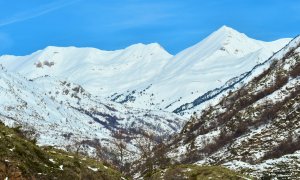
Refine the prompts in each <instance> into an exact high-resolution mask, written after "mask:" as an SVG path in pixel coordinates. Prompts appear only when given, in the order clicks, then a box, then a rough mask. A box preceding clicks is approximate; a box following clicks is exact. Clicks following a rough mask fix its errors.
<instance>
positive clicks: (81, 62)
mask: <svg viewBox="0 0 300 180" xmlns="http://www.w3.org/2000/svg"><path fill="white" fill-rule="evenodd" d="M171 57H172V55H170V54H169V53H167V52H166V51H165V50H164V49H163V48H162V47H161V46H160V45H159V44H157V43H152V44H148V45H144V44H135V45H132V46H130V47H128V48H126V49H123V50H116V51H102V50H98V49H95V48H76V47H53V46H49V47H47V48H45V49H44V50H40V51H37V52H35V53H33V54H31V55H28V56H24V57H17V56H10V55H6V56H2V57H1V60H0V62H1V63H2V64H3V65H4V66H5V67H7V68H8V69H9V70H10V71H14V72H19V73H21V74H23V75H25V76H26V77H27V78H29V79H34V78H38V77H42V76H45V75H49V76H54V77H62V78H66V79H67V80H70V81H72V82H76V83H77V84H80V85H82V86H83V87H84V88H85V89H87V90H88V91H89V92H92V93H95V94H98V95H100V96H104V97H105V96H108V95H110V94H111V93H112V92H119V91H121V92H122V91H125V90H127V89H128V88H130V87H131V86H134V85H136V84H139V83H140V82H143V81H145V80H147V79H150V78H152V77H153V76H155V75H157V74H158V73H159V71H160V69H161V67H162V66H164V64H166V63H167V60H168V59H170V58H171ZM45 62H46V63H45ZM39 63H41V67H39V65H38V64H39ZM47 63H48V66H47ZM51 63H53V65H52V64H51ZM45 64H46V65H45Z"/></svg>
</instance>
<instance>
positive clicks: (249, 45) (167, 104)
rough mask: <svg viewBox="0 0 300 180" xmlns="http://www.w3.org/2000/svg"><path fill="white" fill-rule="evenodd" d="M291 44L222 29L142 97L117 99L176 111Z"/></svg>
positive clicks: (171, 65) (167, 69)
mask: <svg viewBox="0 0 300 180" xmlns="http://www.w3.org/2000/svg"><path fill="white" fill-rule="evenodd" d="M289 41H290V39H281V40H277V41H274V42H263V41H258V40H254V39H251V38H249V37H247V36H246V35H245V34H242V33H239V32H237V31H236V30H234V29H232V28H229V27H226V26H223V27H221V28H220V29H219V30H217V31H216V32H214V33H212V34H211V35H210V36H208V37H207V38H206V39H204V40H203V41H201V42H200V43H198V44H196V45H194V46H192V47H190V48H188V49H186V50H184V51H182V52H180V53H179V54H178V55H176V56H174V57H173V58H172V59H171V60H170V61H169V62H168V63H167V64H166V65H165V66H164V68H163V70H162V73H160V74H158V75H157V76H156V77H155V78H154V79H151V80H150V81H148V82H146V83H144V85H143V86H142V87H138V88H137V89H138V90H136V91H137V92H142V93H140V94H138V93H135V94H132V93H131V92H132V91H133V90H134V88H131V90H130V91H129V93H124V96H123V97H122V96H121V97H120V98H118V99H120V101H119V102H122V101H123V100H124V99H125V98H126V96H127V97H131V99H133V100H132V102H130V101H129V102H128V103H127V104H130V105H132V106H137V107H143V106H144V107H149V106H150V107H151V105H152V106H154V107H158V108H161V109H167V110H169V111H174V110H176V109H177V108H178V107H180V106H181V105H183V104H185V103H190V102H192V101H193V100H195V99H196V98H198V97H199V96H202V95H203V94H205V93H206V92H208V91H210V90H213V89H215V88H217V87H220V86H222V85H223V84H224V83H225V82H227V81H228V80H230V79H231V78H233V77H236V76H239V75H240V74H242V73H244V72H246V71H249V70H251V69H252V68H253V67H254V66H255V65H256V64H259V63H261V62H263V61H265V60H266V59H268V58H269V57H270V56H271V55H272V54H273V53H274V52H276V51H278V50H280V49H281V48H282V47H283V46H285V45H286V44H287V43H288V42H289ZM149 86H150V88H147V87H149ZM144 89H147V90H146V91H143V90H144ZM114 97H116V96H114ZM122 98H123V99H122ZM118 99H117V100H118ZM127 99H129V98H127ZM197 108H199V107H197Z"/></svg>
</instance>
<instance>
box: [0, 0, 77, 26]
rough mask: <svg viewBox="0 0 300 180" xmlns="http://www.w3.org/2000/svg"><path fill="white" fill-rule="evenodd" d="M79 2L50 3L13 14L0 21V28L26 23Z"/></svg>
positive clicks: (74, 0) (75, 0)
mask: <svg viewBox="0 0 300 180" xmlns="http://www.w3.org/2000/svg"><path fill="white" fill-rule="evenodd" d="M78 1H80V0H73V1H63V2H61V3H51V4H46V5H44V6H42V7H39V8H36V9H34V10H30V11H25V12H21V13H18V14H15V15H13V16H11V17H9V18H6V19H0V27H2V26H7V25H10V24H14V23H18V22H22V21H26V20H29V19H33V18H36V17H39V16H42V15H44V14H48V13H50V12H53V11H56V10H58V9H61V8H63V7H66V6H69V5H72V4H74V3H76V2H78Z"/></svg>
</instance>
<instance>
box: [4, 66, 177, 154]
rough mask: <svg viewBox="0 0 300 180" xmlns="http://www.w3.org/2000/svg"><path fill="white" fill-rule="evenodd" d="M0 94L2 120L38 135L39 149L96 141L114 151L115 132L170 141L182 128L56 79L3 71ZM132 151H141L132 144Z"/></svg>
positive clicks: (166, 117) (172, 119) (172, 118)
mask: <svg viewBox="0 0 300 180" xmlns="http://www.w3.org/2000/svg"><path fill="white" fill-rule="evenodd" d="M0 89H1V91H0V99H1V101H0V120H1V121H2V122H4V123H5V124H7V125H9V126H18V125H21V126H22V127H23V128H24V129H25V130H31V129H34V131H35V132H36V134H37V140H38V143H39V144H40V145H51V146H56V147H59V148H66V147H67V146H69V145H71V147H74V146H73V145H74V144H75V143H78V142H81V141H83V140H90V141H92V140H95V139H97V140H99V141H100V142H101V144H102V146H103V147H109V146H111V142H112V141H113V139H114V137H113V133H114V132H116V131H123V132H124V133H125V134H127V135H128V136H129V137H131V136H132V138H134V136H136V135H139V134H143V133H153V134H154V135H155V136H163V137H165V136H168V135H170V134H173V133H175V132H177V131H178V130H179V129H180V128H181V126H182V120H180V119H179V118H178V117H177V116H176V115H174V114H170V113H167V112H162V111H160V112H155V111H150V110H147V111H146V110H139V109H133V108H127V107H124V106H123V105H120V104H116V103H112V102H103V101H100V100H98V99H97V98H96V97H94V96H93V95H91V94H90V93H89V92H87V91H85V90H84V89H83V88H82V87H81V86H79V85H76V84H73V83H70V82H67V81H60V80H56V79H54V78H52V77H43V78H39V79H36V80H35V81H29V80H27V79H25V78H22V77H20V76H19V75H15V74H12V73H9V72H7V70H6V69H5V68H3V67H2V66H1V69H0ZM128 145H129V146H130V147H131V148H130V150H133V151H134V150H136V149H135V147H134V142H131V140H129V141H128Z"/></svg>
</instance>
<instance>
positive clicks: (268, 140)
mask: <svg viewBox="0 0 300 180" xmlns="http://www.w3.org/2000/svg"><path fill="white" fill-rule="evenodd" d="M219 98H220V100H219V101H217V102H215V103H214V104H211V106H209V107H207V108H206V109H204V110H203V111H202V112H201V113H200V114H198V116H197V115H196V116H194V117H192V118H191V120H190V121H188V123H186V125H185V127H184V128H183V130H182V132H181V133H180V134H178V135H177V136H176V137H174V138H173V141H172V143H170V145H169V146H168V147H170V148H169V154H168V155H169V157H170V158H171V159H175V161H176V160H177V161H179V162H180V163H189V164H190V163H196V164H209V165H212V164H213V165H223V166H227V167H230V168H232V169H235V170H239V171H241V172H243V173H247V174H250V175H252V176H254V177H258V178H262V179H277V178H278V179H281V178H282V179H298V178H299V162H300V161H299V159H300V156H299V150H300V146H299V142H300V138H299V137H300V136H299V135H300V133H299V129H300V124H299V118H300V104H299V100H300V37H299V36H298V37H296V38H295V39H293V40H292V41H291V42H290V43H289V44H288V45H287V46H285V47H284V48H283V49H282V50H281V51H279V52H277V53H276V54H275V55H274V56H272V57H270V58H269V59H268V60H266V61H265V62H263V63H261V64H259V65H257V66H255V67H254V68H253V69H252V70H251V71H249V72H247V73H244V76H243V77H241V78H239V80H238V83H237V84H236V85H235V86H233V87H232V88H231V89H227V91H224V92H223V93H222V94H220V95H219Z"/></svg>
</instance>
